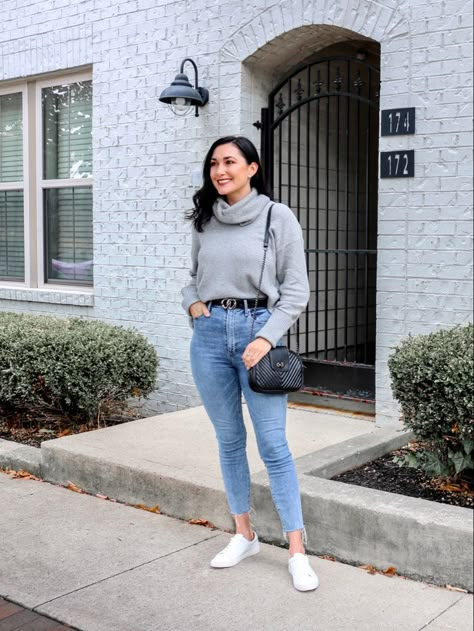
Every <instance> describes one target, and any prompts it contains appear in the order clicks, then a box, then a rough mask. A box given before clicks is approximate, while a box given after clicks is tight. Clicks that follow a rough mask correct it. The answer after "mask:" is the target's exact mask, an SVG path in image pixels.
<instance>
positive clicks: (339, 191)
mask: <svg viewBox="0 0 474 631" xmlns="http://www.w3.org/2000/svg"><path fill="white" fill-rule="evenodd" d="M378 48H379V47H378V45H376V44H375V43H368V42H366V41H364V42H354V41H353V42H350V44H348V43H346V44H345V45H344V44H338V45H335V46H331V47H329V48H326V49H325V50H323V51H320V52H319V53H318V55H317V56H315V57H314V58H313V59H310V60H309V61H308V62H306V63H305V65H304V66H300V67H298V68H297V69H296V70H294V71H293V72H292V73H291V74H290V75H289V76H287V77H286V78H285V80H284V81H282V82H281V83H279V85H277V87H276V88H274V89H273V90H272V92H271V93H270V95H269V99H268V108H265V109H264V110H263V111H262V156H263V161H264V165H265V170H266V174H267V177H268V181H269V183H270V186H271V189H272V191H273V196H274V199H275V200H278V201H282V202H284V203H286V204H288V205H289V206H290V207H291V208H292V209H293V211H294V212H295V214H296V216H297V218H298V220H299V222H300V224H301V227H302V230H303V234H304V239H305V250H306V259H307V265H308V272H309V280H310V286H311V299H310V302H309V305H308V308H307V309H306V312H305V313H304V314H303V315H302V317H301V318H300V320H299V324H298V329H297V332H296V333H292V334H291V336H290V339H289V343H290V345H291V346H292V347H293V348H294V347H295V339H294V338H295V336H296V335H297V336H298V341H299V347H300V352H301V354H302V355H303V357H304V360H305V366H306V372H305V375H306V377H305V383H306V386H307V388H306V393H307V394H311V395H315V394H317V395H319V396H320V397H321V396H322V397H324V398H325V399H326V400H328V401H329V402H331V400H334V398H337V400H338V405H340V404H341V401H342V400H346V401H348V407H355V408H357V406H358V405H361V404H362V407H364V405H365V406H367V404H369V406H370V404H371V403H372V404H373V402H374V400H375V318H376V316H375V296H376V286H375V285H376V258H377V252H376V241H377V182H378V166H377V165H378V135H379V134H378V126H379V84H380V63H379V59H380V57H379V49H378ZM320 401H321V399H320ZM346 407H347V406H346Z"/></svg>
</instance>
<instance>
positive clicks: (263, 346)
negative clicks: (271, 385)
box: [242, 337, 272, 370]
mask: <svg viewBox="0 0 474 631" xmlns="http://www.w3.org/2000/svg"><path fill="white" fill-rule="evenodd" d="M271 348H272V345H271V344H270V342H269V341H268V340H266V339H265V338H263V337H257V339H256V340H254V341H253V342H250V344H249V345H248V346H247V348H246V349H245V351H244V354H243V355H242V360H243V362H244V364H245V368H247V370H250V369H251V368H252V367H253V366H255V364H258V362H259V361H260V360H261V359H262V357H263V356H264V355H266V354H267V353H268V351H269V350H270V349H271Z"/></svg>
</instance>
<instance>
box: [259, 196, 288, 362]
mask: <svg viewBox="0 0 474 631" xmlns="http://www.w3.org/2000/svg"><path fill="white" fill-rule="evenodd" d="M272 208H273V204H272V205H271V206H270V208H269V209H268V214H267V223H266V226H265V237H264V239H263V261H262V267H261V270H260V278H259V281H258V289H257V296H256V298H255V305H254V308H253V310H252V315H251V318H252V324H251V327H250V335H249V344H250V342H251V341H252V338H253V329H254V325H255V315H256V313H257V307H258V301H259V299H260V290H261V288H262V281H263V272H264V269H265V263H266V260H267V252H268V245H269V243H270V223H271V220H272ZM290 330H291V329H290ZM298 338H299V336H298V333H297V334H296V352H297V354H298V355H299V354H300V343H299V339H298Z"/></svg>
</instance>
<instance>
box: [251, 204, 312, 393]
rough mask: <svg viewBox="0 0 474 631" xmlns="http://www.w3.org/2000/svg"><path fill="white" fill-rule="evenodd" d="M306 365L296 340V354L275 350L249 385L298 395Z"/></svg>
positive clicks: (254, 371)
mask: <svg viewBox="0 0 474 631" xmlns="http://www.w3.org/2000/svg"><path fill="white" fill-rule="evenodd" d="M272 208H273V205H272V206H270V208H269V210H268V215H267V223H266V226H265V237H264V240H263V262H262V269H261V271H260V280H259V282H258V290H257V297H256V299H255V306H254V308H253V313H252V316H251V317H252V325H251V328H250V336H249V343H250V342H251V341H252V339H253V330H254V324H255V315H256V311H257V306H258V301H259V298H260V289H261V287H262V280H263V271H264V269H265V262H266V260H267V251H268V244H269V242H270V223H271V218H272ZM303 372H304V366H303V362H302V361H301V357H300V356H299V343H298V336H297V337H296V353H295V352H294V351H290V350H289V349H288V348H287V347H286V346H277V347H276V348H272V349H271V350H270V351H269V352H268V353H267V354H266V355H264V356H263V357H262V359H261V360H260V361H259V362H258V364H256V365H255V366H253V368H251V369H250V370H249V371H248V375H249V385H250V387H251V388H252V390H254V391H255V392H264V393H267V394H287V393H288V392H297V391H298V390H301V388H302V387H303Z"/></svg>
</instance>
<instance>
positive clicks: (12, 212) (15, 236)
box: [0, 191, 25, 280]
mask: <svg viewBox="0 0 474 631" xmlns="http://www.w3.org/2000/svg"><path fill="white" fill-rule="evenodd" d="M23 239H24V233H23V191H0V278H1V279H2V280H23V279H24V275H25V247H24V240H23Z"/></svg>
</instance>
